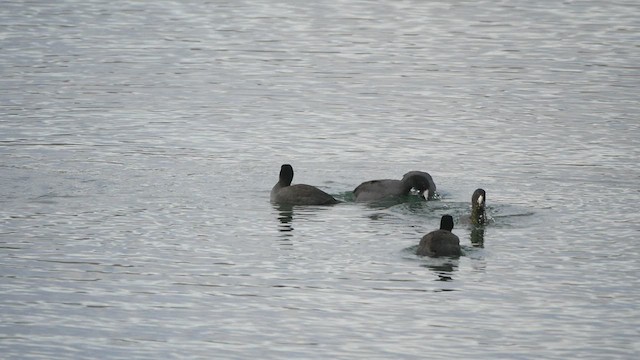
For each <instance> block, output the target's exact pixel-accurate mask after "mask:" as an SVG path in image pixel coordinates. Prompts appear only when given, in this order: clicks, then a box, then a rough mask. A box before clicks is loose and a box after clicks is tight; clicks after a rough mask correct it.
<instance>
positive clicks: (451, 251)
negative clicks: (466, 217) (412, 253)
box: [416, 215, 462, 256]
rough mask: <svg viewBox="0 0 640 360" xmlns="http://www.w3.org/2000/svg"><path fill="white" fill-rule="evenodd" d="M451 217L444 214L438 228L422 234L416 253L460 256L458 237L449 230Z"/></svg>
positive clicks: (451, 226)
mask: <svg viewBox="0 0 640 360" xmlns="http://www.w3.org/2000/svg"><path fill="white" fill-rule="evenodd" d="M451 230H453V217H452V216H451V215H444V216H442V218H441V219H440V229H438V230H434V231H432V232H430V233H428V234H427V235H425V236H423V237H422V239H421V240H420V245H418V249H417V250H416V254H417V255H420V256H425V255H429V256H460V255H461V254H462V251H461V250H460V239H459V238H458V237H457V236H456V235H455V234H454V233H452V232H451Z"/></svg>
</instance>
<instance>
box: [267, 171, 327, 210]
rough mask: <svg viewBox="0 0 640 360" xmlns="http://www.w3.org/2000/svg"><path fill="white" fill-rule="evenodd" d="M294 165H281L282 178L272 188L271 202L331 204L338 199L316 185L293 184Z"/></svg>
mask: <svg viewBox="0 0 640 360" xmlns="http://www.w3.org/2000/svg"><path fill="white" fill-rule="evenodd" d="M292 180H293V167H292V166H291V165H289V164H284V165H282V166H281V167H280V180H278V183H277V184H275V185H274V186H273V189H271V202H273V203H278V204H289V205H330V204H335V203H337V202H338V200H336V199H334V198H333V196H331V195H329V194H327V193H326V192H324V191H322V190H320V189H318V188H317V187H315V186H311V185H306V184H295V185H291V181H292Z"/></svg>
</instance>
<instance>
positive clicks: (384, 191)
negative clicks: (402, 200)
mask: <svg viewBox="0 0 640 360" xmlns="http://www.w3.org/2000/svg"><path fill="white" fill-rule="evenodd" d="M425 175H426V176H425ZM431 187H433V190H431ZM435 187H436V185H435V184H434V183H433V179H431V175H429V174H427V173H425V172H422V171H411V172H408V173H406V174H405V175H404V177H403V178H402V180H392V179H384V180H371V181H366V182H363V183H362V184H360V185H358V187H356V188H355V190H353V194H354V195H355V197H356V201H375V200H381V199H385V198H391V197H398V196H405V195H407V194H409V191H411V189H412V188H415V189H416V190H418V191H419V192H420V196H421V197H423V198H424V192H425V191H427V190H428V191H429V196H430V197H432V196H433V195H432V193H433V192H435Z"/></svg>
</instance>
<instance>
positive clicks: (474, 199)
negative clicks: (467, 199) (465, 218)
mask: <svg viewBox="0 0 640 360" xmlns="http://www.w3.org/2000/svg"><path fill="white" fill-rule="evenodd" d="M486 202H487V193H486V191H484V190H483V189H476V191H474V192H473V195H472V196H471V223H472V224H473V225H484V224H485V223H486V222H487V213H486V211H485V205H486Z"/></svg>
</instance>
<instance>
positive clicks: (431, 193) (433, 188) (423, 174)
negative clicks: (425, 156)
mask: <svg viewBox="0 0 640 360" xmlns="http://www.w3.org/2000/svg"><path fill="white" fill-rule="evenodd" d="M414 175H418V176H421V177H423V178H424V179H425V180H427V182H428V183H429V196H427V197H426V198H427V199H433V197H434V195H435V194H436V183H434V182H433V178H432V177H431V175H429V173H428V172H424V171H415V170H414V171H409V172H408V173H406V174H404V176H403V177H402V180H405V179H406V178H408V177H411V176H414Z"/></svg>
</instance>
